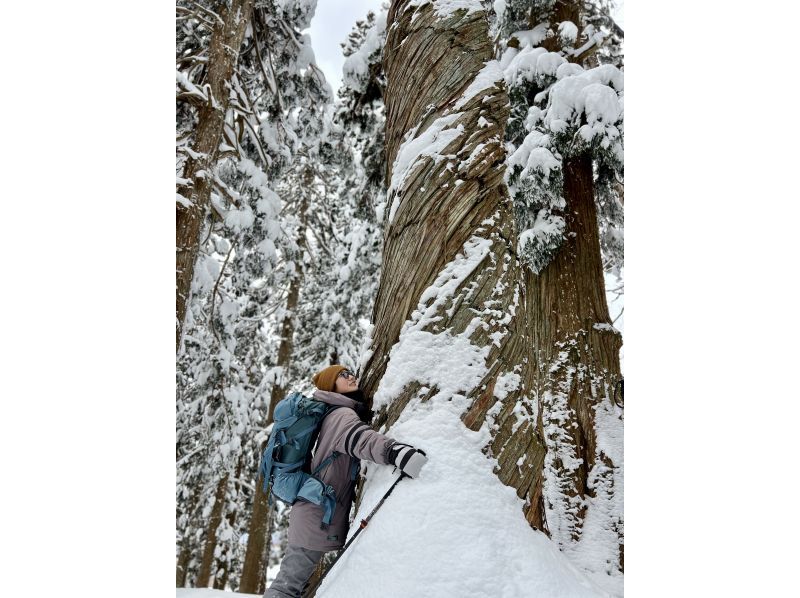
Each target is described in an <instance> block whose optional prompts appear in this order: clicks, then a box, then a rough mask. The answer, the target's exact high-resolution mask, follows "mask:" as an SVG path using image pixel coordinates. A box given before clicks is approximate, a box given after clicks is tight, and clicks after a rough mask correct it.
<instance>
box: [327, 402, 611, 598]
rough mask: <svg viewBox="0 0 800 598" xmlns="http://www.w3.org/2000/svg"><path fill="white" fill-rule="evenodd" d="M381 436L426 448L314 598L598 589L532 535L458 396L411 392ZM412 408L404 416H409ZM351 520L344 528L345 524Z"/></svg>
mask: <svg viewBox="0 0 800 598" xmlns="http://www.w3.org/2000/svg"><path fill="white" fill-rule="evenodd" d="M413 401H415V402H416V404H412V405H409V406H408V407H407V408H406V409H405V411H404V414H403V415H402V416H401V419H400V420H398V422H397V423H396V424H395V425H394V426H393V427H392V429H391V430H390V435H391V436H392V437H393V438H396V439H398V440H401V441H404V442H408V443H410V444H413V445H415V446H417V447H419V448H422V449H423V450H425V451H426V452H427V453H428V456H429V458H430V461H429V462H428V464H427V465H426V466H425V467H424V468H423V470H422V473H421V475H420V477H419V478H418V479H415V480H412V479H405V480H403V481H402V482H400V483H399V484H398V486H397V488H395V490H394V492H393V493H392V495H391V496H390V497H389V498H388V499H387V501H386V502H385V503H384V505H383V507H382V508H381V509H380V510H379V511H378V513H377V514H376V515H375V517H374V518H373V520H372V521H371V522H370V524H369V526H368V528H367V529H365V530H364V531H363V532H362V533H361V535H360V536H359V537H358V539H357V540H356V541H355V542H354V543H353V544H352V546H351V547H350V549H349V550H348V551H347V552H346V553H345V554H344V556H342V558H341V559H339V562H338V563H337V564H336V566H335V567H334V568H333V569H332V570H331V572H330V573H329V574H328V577H327V578H326V579H325V581H324V582H323V584H322V586H321V587H320V591H319V592H318V594H319V595H320V596H321V597H324V598H362V597H363V598H374V597H378V596H380V597H384V598H406V597H408V596H430V597H435V598H465V597H475V598H479V597H480V598H483V597H487V598H489V597H492V598H501V597H505V598H521V597H528V596H530V597H533V596H542V597H547V598H557V597H560V596H564V597H574V598H577V597H581V596H604V595H606V594H605V593H604V592H603V591H602V590H601V589H600V588H598V587H597V586H595V585H594V584H593V583H592V582H590V581H589V580H588V579H587V578H586V576H585V575H583V574H582V573H581V572H580V571H579V570H578V569H577V568H576V567H575V566H573V565H572V564H571V563H570V562H569V561H568V560H567V558H566V557H565V556H564V555H563V554H562V553H561V552H559V550H558V549H557V547H556V546H555V545H554V544H553V543H552V542H551V541H550V540H549V539H548V538H547V537H546V536H545V535H544V534H542V533H540V532H537V531H534V530H533V529H531V528H530V527H529V526H528V524H527V522H526V521H525V518H524V516H523V514H522V501H521V500H520V499H519V498H518V497H517V495H516V492H515V491H514V490H513V489H512V488H510V487H508V486H505V485H503V484H502V483H501V482H500V481H499V480H498V479H497V477H496V476H495V475H494V474H493V473H492V467H493V464H494V460H492V459H489V458H487V457H485V456H484V455H483V454H482V452H481V447H483V446H485V445H486V443H487V442H488V440H489V433H488V430H486V429H485V428H484V429H483V430H481V431H479V432H473V431H472V430H469V429H468V428H466V427H465V426H464V424H463V423H462V422H461V420H460V419H459V415H460V414H461V413H463V412H464V410H465V409H466V407H467V405H466V399H465V398H464V397H462V396H460V395H455V396H453V398H452V399H451V400H443V401H440V402H438V401H437V399H436V398H434V399H432V400H430V401H428V402H427V403H422V402H419V400H418V399H413ZM411 414H413V418H412V417H411ZM368 467H369V468H370V471H369V472H368V474H369V481H368V482H367V485H366V487H365V493H364V499H363V502H362V505H361V509H360V511H359V513H358V514H357V516H356V521H360V520H361V518H362V517H364V516H366V514H367V513H369V511H370V510H371V509H372V508H373V507H374V505H375V504H377V502H378V501H379V500H380V497H381V496H383V494H384V493H385V492H386V490H387V489H388V488H389V486H390V485H391V484H392V482H393V481H394V478H395V477H396V476H397V473H393V472H392V468H390V467H386V466H378V465H374V464H370V465H369V466H368ZM355 527H356V526H354V528H353V530H351V532H352V531H355Z"/></svg>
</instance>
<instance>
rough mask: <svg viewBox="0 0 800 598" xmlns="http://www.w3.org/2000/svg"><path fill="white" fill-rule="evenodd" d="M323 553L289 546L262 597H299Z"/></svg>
mask: <svg viewBox="0 0 800 598" xmlns="http://www.w3.org/2000/svg"><path fill="white" fill-rule="evenodd" d="M323 556H325V553H324V552H322V551H320V550H309V549H308V548H301V547H300V546H291V545H290V546H289V547H288V548H287V549H286V554H285V555H284V557H283V561H281V568H280V570H279V571H278V576H277V577H276V578H275V581H273V582H272V585H271V586H269V588H267V591H266V592H265V593H264V598H301V596H302V594H303V589H304V588H305V586H306V583H307V582H308V579H309V578H310V577H311V574H312V573H313V572H314V569H315V568H316V566H317V564H318V563H319V562H320V561H321V560H322V557H323Z"/></svg>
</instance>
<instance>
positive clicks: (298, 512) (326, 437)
mask: <svg viewBox="0 0 800 598" xmlns="http://www.w3.org/2000/svg"><path fill="white" fill-rule="evenodd" d="M314 398H315V399H316V400H318V401H322V402H324V403H328V404H329V405H338V406H340V408H339V409H336V410H335V411H333V412H331V413H330V414H328V415H327V416H326V417H325V419H324V420H323V422H322V427H321V428H320V432H319V439H318V441H317V449H316V452H315V453H314V458H313V459H312V461H311V470H312V471H313V470H314V469H315V468H316V467H317V466H318V465H319V464H320V463H322V461H324V460H325V458H326V457H328V456H329V455H330V454H331V453H332V452H333V451H336V452H338V453H340V456H339V457H337V458H336V459H334V460H333V462H331V463H330V464H328V466H327V467H326V468H325V469H323V470H322V471H321V472H320V473H319V475H318V477H319V478H320V479H321V480H322V481H323V482H324V483H325V484H330V485H331V486H333V489H334V491H335V492H336V510H335V512H334V514H333V519H332V520H331V524H330V526H328V528H327V529H321V528H320V524H321V523H322V514H323V509H322V507H320V506H317V505H315V504H313V503H309V502H296V503H295V504H294V505H293V506H292V511H291V513H290V515H289V544H290V545H292V546H301V547H303V548H308V549H310V550H324V551H329V550H338V549H339V548H341V547H342V546H343V545H344V542H345V540H346V539H347V531H348V525H349V522H348V516H349V514H350V506H351V504H352V502H353V497H354V486H355V482H353V481H351V479H350V477H351V475H350V474H351V466H353V464H354V463H355V464H356V465H357V462H358V460H359V459H368V460H369V461H373V462H375V463H379V464H381V465H388V464H389V463H388V461H387V460H386V454H387V452H388V450H389V447H390V446H391V445H392V444H394V442H395V441H394V440H393V439H391V438H389V437H388V436H384V435H383V434H379V433H378V432H376V431H375V430H373V429H372V428H370V427H369V426H368V425H367V424H365V423H364V422H362V421H361V419H360V418H359V417H358V415H357V414H356V412H355V411H354V407H355V405H356V404H357V401H354V400H353V399H351V398H348V397H346V396H344V395H341V394H339V393H337V392H328V391H324V390H317V391H315V392H314Z"/></svg>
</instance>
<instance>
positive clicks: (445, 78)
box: [361, 1, 545, 527]
mask: <svg viewBox="0 0 800 598" xmlns="http://www.w3.org/2000/svg"><path fill="white" fill-rule="evenodd" d="M466 12H467V11H466V10H463V9H460V10H457V11H455V12H454V13H453V14H451V15H449V16H445V17H439V16H437V14H436V13H435V11H434V9H433V7H432V6H431V5H430V4H428V5H424V6H422V7H420V8H417V9H416V10H413V9H408V2H407V1H400V2H394V3H393V4H392V6H391V8H390V10H389V17H388V23H387V31H388V37H387V42H386V53H385V56H384V70H385V73H386V78H387V90H386V94H385V99H386V112H387V117H386V152H387V163H388V165H389V166H388V168H389V171H388V172H387V181H392V177H393V175H395V173H394V172H393V171H392V170H393V168H395V165H394V162H395V159H396V158H397V156H398V152H399V150H400V147H401V143H403V141H404V139H409V138H410V137H406V135H407V134H409V132H411V133H410V136H411V137H416V138H419V137H420V136H421V135H424V134H425V132H426V130H428V129H431V130H435V128H441V130H442V133H443V134H448V135H454V137H453V139H452V141H451V142H450V143H449V144H448V145H447V146H446V147H445V148H444V149H442V150H441V151H440V152H439V155H440V156H443V157H445V159H437V160H433V159H431V158H427V157H417V158H416V159H415V163H414V165H413V166H412V167H411V168H410V169H409V170H408V176H407V177H406V178H405V180H404V182H403V183H402V184H401V185H400V186H399V188H396V189H394V190H393V191H391V192H390V195H389V198H388V200H389V204H388V205H389V206H390V208H391V207H394V206H393V202H399V203H398V205H397V206H396V207H395V213H394V217H393V219H392V221H391V222H390V223H389V224H388V225H387V227H386V233H385V240H384V252H383V266H382V274H381V282H380V286H379V289H378V294H377V298H376V303H375V310H374V313H373V322H374V325H375V329H374V331H373V334H372V339H373V341H372V346H371V349H372V354H371V356H370V358H369V360H368V362H367V364H366V365H365V368H364V372H363V375H362V380H361V385H362V388H363V389H364V390H365V392H366V393H367V395H372V394H373V393H374V392H375V390H376V389H377V387H378V384H379V382H380V379H381V378H382V377H383V375H384V373H385V371H386V368H387V365H388V356H389V352H390V350H391V348H392V347H393V346H394V345H395V344H396V343H397V342H398V339H399V337H400V331H401V328H402V326H403V325H404V323H405V322H406V321H408V320H409V319H413V318H415V317H417V316H414V315H413V312H414V311H415V310H417V311H419V310H423V311H430V309H435V310H436V311H435V316H436V317H438V318H439V319H437V318H436V317H433V318H431V319H429V320H428V321H429V322H430V323H428V324H427V325H425V326H424V327H423V328H422V329H423V330H425V331H428V332H431V333H433V334H441V333H444V332H445V331H447V333H448V334H451V335H453V336H461V337H462V338H468V340H469V342H470V343H471V344H472V345H474V346H477V347H481V348H484V349H485V348H488V350H487V357H486V360H485V366H486V368H487V371H486V373H485V375H484V376H483V378H482V380H480V382H479V383H476V384H472V385H471V386H470V387H469V388H465V389H463V390H462V391H461V392H463V394H465V395H466V396H467V398H468V399H469V405H470V406H469V408H468V409H467V410H466V411H465V412H464V413H463V415H462V420H463V421H464V423H465V425H467V426H468V427H469V428H471V429H478V428H480V427H481V425H482V424H483V423H484V421H485V420H486V419H487V417H491V418H492V422H491V423H496V424H497V425H498V426H499V429H497V430H495V431H493V432H492V434H493V439H492V442H491V444H490V447H489V448H488V449H487V450H488V451H491V453H492V454H493V455H494V456H496V457H497V458H498V461H499V465H500V467H499V469H498V470H497V472H496V473H497V475H498V477H499V478H500V479H501V480H502V481H503V482H504V483H506V484H509V485H512V486H514V487H515V488H516V489H517V493H518V495H519V496H520V497H522V498H525V499H526V507H525V516H526V517H527V519H528V521H529V522H530V523H531V524H532V525H534V526H536V527H541V526H542V525H543V524H544V509H543V503H542V482H541V476H536V475H535V472H539V471H541V468H542V464H543V462H544V454H545V450H544V441H543V437H542V434H541V425H537V410H536V406H535V405H533V404H532V403H531V401H530V395H531V393H532V390H533V382H534V373H533V368H534V363H533V360H532V359H531V357H532V355H531V351H530V347H531V338H530V335H529V330H528V322H527V310H526V309H525V307H524V304H523V301H524V297H525V293H524V289H523V272H522V270H521V267H520V265H519V262H518V260H517V258H516V232H515V230H514V222H513V217H512V211H511V205H510V200H509V196H508V191H507V189H506V186H505V184H504V183H503V175H504V170H505V151H504V146H503V142H502V140H503V138H504V130H505V125H506V122H507V119H508V114H509V101H508V95H507V92H506V89H505V84H504V83H503V81H502V75H501V74H500V73H499V69H496V68H495V66H496V65H488V66H487V64H486V63H487V62H489V61H491V59H492V53H493V51H492V44H491V41H490V39H489V36H488V26H487V22H486V16H485V14H484V13H483V12H482V11H475V12H472V13H471V14H466ZM412 15H413V17H414V18H413V21H412ZM482 70H483V71H484V73H483V75H484V76H483V77H482V78H481V80H482V81H489V82H488V83H485V84H484V85H483V89H478V90H477V91H474V92H473V91H470V93H469V94H467V95H468V96H469V97H465V98H463V99H462V95H463V94H464V93H465V91H466V90H467V89H468V88H469V87H470V84H472V83H473V81H474V80H475V79H476V76H477V75H478V74H479V73H480V72H481V71H482ZM487 74H490V75H491V78H492V79H494V81H495V82H494V83H492V82H491V81H490V80H489V79H488V78H487V77H486V75H487ZM479 119H480V122H479ZM443 123H444V127H443V128H442V124H443ZM459 127H463V130H462V132H461V134H459V135H455V134H454V133H453V131H454V130H458V129H459ZM459 181H461V182H459ZM390 214H391V211H390ZM458 256H461V258H459V257H458ZM481 256H482V257H481ZM464 258H467V259H469V260H470V261H472V260H473V259H474V260H476V261H475V267H474V269H472V271H471V272H470V273H469V274H468V275H466V276H465V277H464V278H463V279H461V280H459V281H458V285H457V287H456V288H455V290H454V291H453V293H452V295H451V296H450V297H449V298H448V300H447V301H444V302H440V304H439V305H435V306H431V302H430V301H421V297H422V295H423V293H424V292H425V290H426V289H427V288H428V287H430V286H431V285H432V284H433V283H434V281H436V279H437V277H438V276H439V275H440V273H442V272H446V271H447V266H448V264H452V263H453V262H454V260H456V259H464ZM426 304H427V306H428V307H426ZM429 315H434V314H432V313H426V318H427V316H429ZM431 320H433V321H431ZM498 383H500V384H501V385H502V386H503V388H504V391H503V392H498V393H495V389H496V386H497V384H498ZM420 387H421V384H420V383H417V382H412V383H410V384H408V385H407V386H406V387H405V389H404V390H403V391H402V392H401V394H400V395H399V396H398V397H397V398H395V399H394V401H393V402H392V403H391V404H390V405H389V407H388V408H387V409H384V410H382V411H381V412H379V414H378V417H377V420H376V421H377V424H378V425H380V424H383V423H386V424H388V425H391V424H392V423H394V422H395V421H396V420H397V418H398V417H399V415H400V413H401V412H402V411H403V410H404V409H405V407H406V406H407V405H408V402H409V400H410V399H411V398H412V397H414V396H417V395H419V390H420ZM437 390H438V389H436V388H432V389H430V390H429V391H426V392H424V393H422V394H421V395H419V396H421V400H423V401H425V400H428V399H429V398H430V397H431V396H433V395H434V394H436V392H437ZM498 401H500V403H501V404H500V405H499V406H497V407H495V409H492V411H491V412H492V415H491V416H489V411H490V409H491V408H492V407H493V406H495V405H496V403H497V402H498ZM518 405H522V408H523V409H524V411H525V413H527V414H528V416H527V418H526V421H525V422H524V424H522V425H517V426H515V425H514V423H515V422H516V421H517V418H516V416H515V415H514V411H515V407H517V406H518ZM520 458H522V462H521V464H522V465H521V466H518V461H519V459H520ZM523 472H524V473H523Z"/></svg>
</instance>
